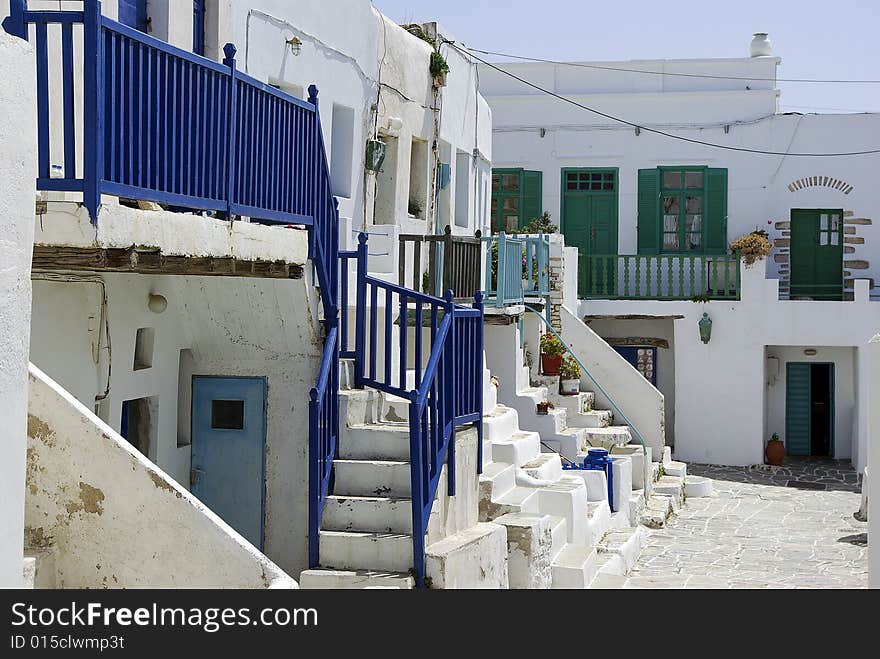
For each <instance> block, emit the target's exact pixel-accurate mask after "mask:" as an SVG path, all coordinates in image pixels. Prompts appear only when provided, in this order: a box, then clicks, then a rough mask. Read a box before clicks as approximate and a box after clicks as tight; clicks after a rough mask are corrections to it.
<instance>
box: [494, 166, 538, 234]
mask: <svg viewBox="0 0 880 659" xmlns="http://www.w3.org/2000/svg"><path fill="white" fill-rule="evenodd" d="M541 195H542V173H541V172H536V171H529V170H525V169H521V168H520V169H493V170H492V232H493V233H498V232H500V231H517V230H519V229H521V228H523V227H524V226H526V225H527V224H529V223H530V222H531V221H532V220H534V219H536V218H538V217H541V214H542V213H543V212H544V209H543V203H542V200H541Z"/></svg>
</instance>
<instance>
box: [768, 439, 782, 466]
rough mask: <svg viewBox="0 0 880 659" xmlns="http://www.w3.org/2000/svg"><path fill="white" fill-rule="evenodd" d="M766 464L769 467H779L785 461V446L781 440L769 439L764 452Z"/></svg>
mask: <svg viewBox="0 0 880 659" xmlns="http://www.w3.org/2000/svg"><path fill="white" fill-rule="evenodd" d="M764 455H765V456H766V458H767V462H768V463H769V464H771V465H776V466H779V465H781V464H782V461H783V460H784V459H785V444H784V443H783V442H782V440H779V439H771V440H770V441H769V442H767V448H766V449H765V451H764Z"/></svg>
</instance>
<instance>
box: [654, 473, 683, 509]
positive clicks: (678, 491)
mask: <svg viewBox="0 0 880 659" xmlns="http://www.w3.org/2000/svg"><path fill="white" fill-rule="evenodd" d="M654 494H661V495H664V496H668V497H671V499H672V508H673V510H678V509H679V508H681V504H682V502H683V500H684V479H683V478H679V477H678V476H661V477H660V478H659V479H658V480H657V482H656V483H654Z"/></svg>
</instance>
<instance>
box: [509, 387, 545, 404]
mask: <svg viewBox="0 0 880 659" xmlns="http://www.w3.org/2000/svg"><path fill="white" fill-rule="evenodd" d="M516 395H517V396H520V397H522V398H531V399H532V402H534V404H535V405H537V404H538V403H540V402H542V401H545V400H548V398H547V396H548V393H547V388H546V387H526V388H525V389H520V390H519V391H517V392H516Z"/></svg>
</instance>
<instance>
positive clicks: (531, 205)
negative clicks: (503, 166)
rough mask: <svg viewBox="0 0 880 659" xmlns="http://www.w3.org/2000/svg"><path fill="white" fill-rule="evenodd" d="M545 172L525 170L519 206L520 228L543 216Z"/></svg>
mask: <svg viewBox="0 0 880 659" xmlns="http://www.w3.org/2000/svg"><path fill="white" fill-rule="evenodd" d="M543 176H544V173H543V172H530V171H524V172H523V177H522V202H521V203H520V206H519V226H520V228H522V227H524V226H525V225H527V224H529V223H530V222H531V221H532V220H534V219H537V218H539V217H541V214H542V213H543V212H544V208H543V206H544V204H543V198H542V181H543Z"/></svg>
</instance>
